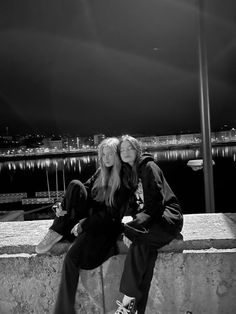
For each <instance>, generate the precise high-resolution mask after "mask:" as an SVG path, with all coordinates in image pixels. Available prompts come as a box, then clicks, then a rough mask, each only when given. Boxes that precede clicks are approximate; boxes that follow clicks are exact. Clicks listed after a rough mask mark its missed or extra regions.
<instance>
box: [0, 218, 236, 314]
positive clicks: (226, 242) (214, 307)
mask: <svg viewBox="0 0 236 314" xmlns="http://www.w3.org/2000/svg"><path fill="white" fill-rule="evenodd" d="M184 220H185V223H184V228H183V232H182V234H183V240H174V241H173V242H172V243H171V244H169V245H168V246H165V247H163V248H162V249H161V250H160V253H159V254H158V258H157V261H156V265H155V270H154V275H153V280H152V284H151V289H150V293H149V300H148V304H147V310H146V313H147V314H154V313H158V314H172V313H173V314H178V313H185V314H187V313H188V314H191V313H193V314H198V313H199V314H201V313H209V314H211V313H212V314H213V313H214V314H227V313H236V301H235V300H236V299H235V295H236V262H235V261H236V214H197V215H185V216H184ZM51 223H52V221H51V220H42V221H19V222H2V223H0V313H1V314H10V313H16V314H23V313H24V314H26V313H37V314H44V313H53V305H54V303H55V298H56V294H57V290H58V285H59V281H60V273H61V268H62V262H63V258H64V255H63V254H59V255H48V254H47V255H46V254H45V255H37V254H35V251H34V248H35V245H36V244H37V243H38V242H39V241H40V240H41V238H42V237H43V236H44V234H45V233H46V232H47V230H48V227H49V226H50V225H51ZM120 247H121V249H122V250H121V252H123V254H119V255H117V256H115V257H112V258H111V259H109V260H108V261H107V262H105V263H104V264H103V265H101V266H100V267H98V268H96V269H94V270H91V271H84V270H83V271H81V280H80V282H79V285H78V289H77V296H76V310H77V313H86V314H90V313H91V314H98V313H99V314H100V313H101V314H102V313H103V314H104V313H106V314H111V313H114V311H115V308H116V305H115V301H116V299H120V298H121V295H120V293H119V291H118V289H119V281H120V275H121V272H122V268H123V263H124V259H125V250H124V247H123V246H122V244H121V243H120ZM58 252H60V249H59V250H58V251H57V253H58Z"/></svg>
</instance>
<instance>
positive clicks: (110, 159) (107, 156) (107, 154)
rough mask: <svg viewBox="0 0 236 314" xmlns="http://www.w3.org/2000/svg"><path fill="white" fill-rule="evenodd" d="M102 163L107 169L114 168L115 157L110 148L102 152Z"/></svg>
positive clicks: (106, 147) (105, 148) (104, 148)
mask: <svg viewBox="0 0 236 314" xmlns="http://www.w3.org/2000/svg"><path fill="white" fill-rule="evenodd" d="M102 162H103V164H104V166H105V167H112V166H114V163H115V155H114V153H113V151H112V150H111V148H110V147H108V146H105V147H103V150H102Z"/></svg>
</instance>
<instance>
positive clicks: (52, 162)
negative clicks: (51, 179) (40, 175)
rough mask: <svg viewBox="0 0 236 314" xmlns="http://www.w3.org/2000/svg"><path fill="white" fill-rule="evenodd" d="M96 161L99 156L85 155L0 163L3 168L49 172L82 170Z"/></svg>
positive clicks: (0, 168)
mask: <svg viewBox="0 0 236 314" xmlns="http://www.w3.org/2000/svg"><path fill="white" fill-rule="evenodd" d="M93 161H95V162H96V163H97V156H83V157H68V158H53V159H51V158H45V159H36V160H19V161H6V162H1V163H0V171H1V170H3V169H4V170H6V169H7V170H10V171H14V170H23V171H24V170H33V169H38V170H44V169H47V170H48V171H49V172H54V171H55V169H57V170H59V171H60V170H74V171H78V172H79V173H80V172H81V169H82V167H83V165H86V164H90V163H91V162H93Z"/></svg>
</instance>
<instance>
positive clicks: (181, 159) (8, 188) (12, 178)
mask: <svg viewBox="0 0 236 314" xmlns="http://www.w3.org/2000/svg"><path fill="white" fill-rule="evenodd" d="M152 154H153V155H154V157H155V158H156V160H157V161H158V163H159V164H160V167H161V169H162V170H163V172H164V174H165V176H166V178H167V181H168V182H169V183H170V185H171V187H172V188H173V191H174V192H175V193H176V195H177V196H178V198H179V200H180V203H181V206H182V208H183V212H184V213H199V212H204V206H205V205H204V180H203V171H198V172H194V171H192V170H191V169H190V168H189V167H187V166H186V165H187V161H188V160H190V159H199V158H202V154H201V150H200V149H198V148H197V149H181V150H168V151H153V152H152ZM212 155H213V159H214V160H215V166H214V187H215V200H216V202H215V203H216V211H217V212H235V199H234V195H235V191H234V190H235V177H236V167H235V165H236V164H235V162H236V146H234V147H213V148H212ZM96 166H97V156H89V155H87V156H80V157H68V158H54V159H49V158H45V159H37V160H21V161H8V162H2V163H0V181H1V182H3V183H4V184H1V190H0V193H19V192H25V193H27V196H28V197H35V192H38V191H47V190H48V189H50V190H51V191H56V190H57V188H58V190H59V191H60V190H61V191H62V190H63V189H64V188H65V186H67V185H68V184H69V182H70V181H71V180H73V179H79V180H81V181H82V182H85V181H86V180H87V179H88V178H89V177H90V176H91V175H92V174H93V173H94V171H95V169H96ZM193 200H194V201H193ZM4 206H5V205H4ZM4 208H5V207H4ZM4 210H5V209H4Z"/></svg>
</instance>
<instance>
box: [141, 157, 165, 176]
mask: <svg viewBox="0 0 236 314" xmlns="http://www.w3.org/2000/svg"><path fill="white" fill-rule="evenodd" d="M139 169H140V171H147V172H158V173H161V172H162V171H161V168H160V167H159V166H158V165H157V163H156V162H155V161H154V160H150V161H148V162H146V163H143V164H141V165H140V167H139Z"/></svg>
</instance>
